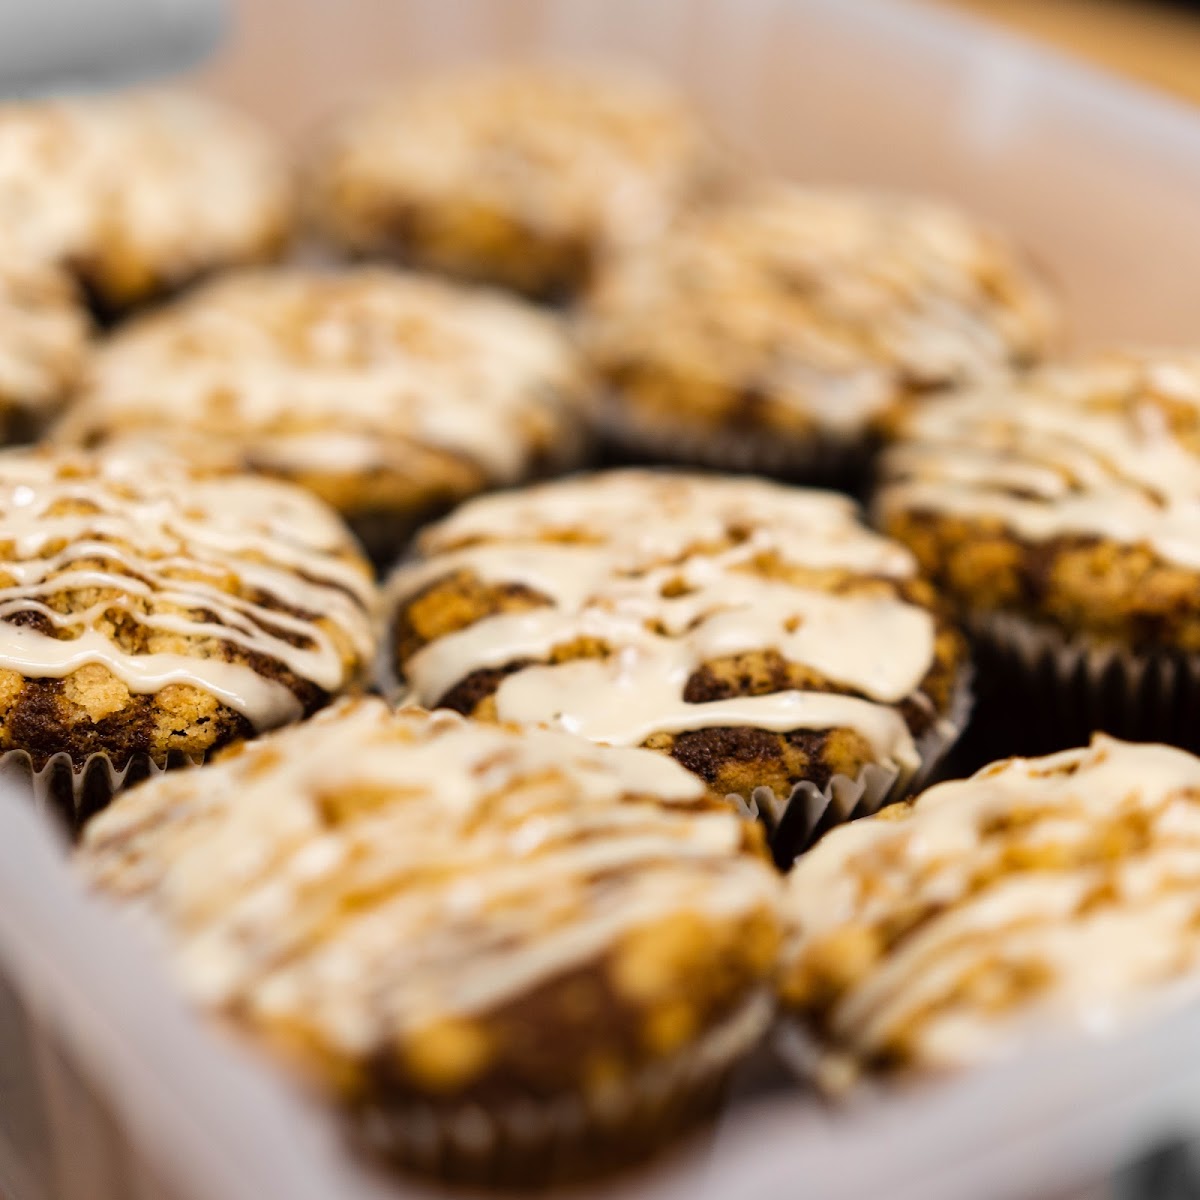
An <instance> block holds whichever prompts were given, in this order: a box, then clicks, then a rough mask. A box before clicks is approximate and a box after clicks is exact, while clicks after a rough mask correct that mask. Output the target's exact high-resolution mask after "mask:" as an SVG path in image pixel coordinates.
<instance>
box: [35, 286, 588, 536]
mask: <svg viewBox="0 0 1200 1200" xmlns="http://www.w3.org/2000/svg"><path fill="white" fill-rule="evenodd" d="M586 399H587V388H586V382H585V377H584V374H583V372H582V371H581V370H580V368H579V364H578V362H577V360H576V357H575V355H574V352H573V351H572V349H571V346H570V343H569V342H568V340H567V338H566V335H565V334H564V332H563V331H562V330H561V328H560V327H559V325H558V324H557V322H555V321H554V320H553V319H552V318H550V317H548V316H546V315H544V314H542V313H540V312H538V311H536V310H534V309H532V308H531V307H529V306H527V305H524V304H522V303H521V302H519V301H517V300H512V299H509V298H508V297H505V296H501V295H497V294H493V293H490V292H486V291H482V290H475V289H468V288H465V287H461V286H457V285H454V284H448V283H442V282H440V281H438V280H431V279H427V278H423V277H421V276H415V275H406V274H401V273H399V272H394V271H388V270H384V269H375V268H361V269H357V270H347V271H343V272H317V271H307V270H302V269H298V268H289V269H276V270H263V271H251V272H243V273H238V274H234V275H229V276H226V277H224V278H222V279H218V280H216V281H214V282H213V283H212V284H209V285H208V286H206V287H203V288H201V289H198V290H197V291H195V292H193V293H191V294H190V295H188V296H186V297H184V298H183V299H182V300H180V301H179V302H177V303H176V304H175V305H173V306H170V307H167V308H164V309H161V310H159V311H158V312H155V313H152V314H149V315H148V316H146V317H143V318H142V319H140V320H138V321H135V322H132V323H131V324H129V325H128V326H127V327H125V328H124V329H122V330H120V331H118V333H117V334H116V335H115V336H114V337H113V338H112V339H111V340H110V341H109V342H108V343H107V344H106V345H105V346H103V347H102V348H101V349H100V350H99V351H98V353H97V355H96V358H95V363H94V366H93V370H92V373H91V381H90V385H89V387H88V388H87V389H86V390H85V392H84V394H83V395H82V396H81V397H80V399H79V401H78V403H77V404H76V405H75V406H74V408H73V409H72V412H71V414H70V416H69V417H68V418H67V420H66V421H65V423H64V424H63V426H62V428H61V429H60V430H58V432H57V435H56V436H57V437H58V439H59V440H61V441H64V442H74V443H80V444H84V445H89V446H95V445H103V444H121V443H124V444H133V443H147V442H149V443H162V442H166V443H167V444H170V445H173V446H175V447H178V448H179V449H181V450H186V452H187V453H188V454H189V455H191V456H193V457H199V458H202V459H203V458H210V459H213V460H216V461H220V462H224V463H233V464H236V465H238V466H241V467H245V468H247V469H250V470H254V471H261V472H265V473H268V474H272V475H278V476H281V477H283V478H285V479H289V480H291V481H293V482H295V483H298V484H301V485H303V486H304V487H307V488H308V489H309V490H310V491H313V492H316V493H317V495H319V496H321V497H322V498H323V499H324V500H326V501H327V502H328V503H329V504H331V505H333V507H335V508H336V509H338V510H339V511H340V512H341V513H342V514H343V516H344V517H345V518H346V519H347V520H348V521H349V522H350V523H351V525H352V526H353V527H354V528H355V530H356V532H358V533H359V535H360V536H361V537H362V538H363V540H364V541H365V542H367V544H368V546H369V547H370V548H371V550H372V551H373V552H374V553H375V554H376V555H377V556H378V557H380V558H386V557H388V555H389V554H390V553H391V552H394V551H395V550H396V549H397V548H398V547H399V546H400V545H401V544H402V543H403V541H404V540H405V539H406V537H407V536H408V534H409V533H410V532H411V530H412V528H413V526H414V525H415V524H416V523H417V522H418V521H419V520H420V519H422V518H424V517H428V516H429V515H431V514H436V513H437V512H438V511H439V510H444V509H445V508H447V507H449V506H450V504H452V503H453V502H454V501H456V500H460V499H462V498H463V497H465V496H470V495H472V494H474V493H476V492H479V491H482V490H484V489H485V488H488V487H494V486H497V485H500V484H510V483H516V482H519V481H521V480H523V479H525V478H528V477H529V476H531V475H537V474H540V473H544V472H546V471H549V470H551V469H554V468H562V467H565V466H568V465H571V464H572V463H573V462H574V461H575V460H576V459H577V458H578V456H579V455H580V453H581V452H582V449H583V443H584V437H583V425H584V416H585V414H584V408H585V401H586Z"/></svg>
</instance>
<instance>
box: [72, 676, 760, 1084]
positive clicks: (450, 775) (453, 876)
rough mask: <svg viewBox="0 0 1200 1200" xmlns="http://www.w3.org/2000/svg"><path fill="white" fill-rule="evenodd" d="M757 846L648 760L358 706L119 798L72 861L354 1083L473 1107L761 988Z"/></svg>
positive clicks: (640, 1054)
mask: <svg viewBox="0 0 1200 1200" xmlns="http://www.w3.org/2000/svg"><path fill="white" fill-rule="evenodd" d="M757 846H758V838H757V829H756V828H755V827H754V826H753V825H750V824H748V823H746V822H744V821H742V820H740V819H739V818H738V817H737V816H736V815H735V814H734V813H733V812H732V811H731V810H730V809H729V808H728V807H727V806H726V805H725V804H724V803H723V802H721V801H719V800H717V799H715V798H714V797H710V796H709V795H708V794H707V793H706V792H705V790H704V788H703V787H702V786H701V785H700V784H699V783H698V781H696V780H695V779H694V778H693V777H692V776H690V775H688V774H687V772H685V771H683V770H682V769H681V768H679V767H677V766H676V765H675V764H674V763H671V762H669V761H667V760H665V759H663V758H661V757H660V756H658V755H654V754H650V753H648V752H645V751H638V750H628V749H612V748H605V747H597V746H593V745H591V744H590V743H588V742H586V741H584V740H582V739H578V738H572V737H569V736H567V735H564V734H559V733H551V732H545V731H515V730H512V729H507V728H503V727H499V726H488V725H479V724H474V723H471V722H467V721H464V720H463V719H462V718H460V717H458V716H456V715H454V714H451V713H439V714H434V715H430V714H428V713H425V712H422V711H420V710H415V709H409V710H404V711H401V712H400V713H399V714H394V713H391V712H390V711H389V710H388V708H387V706H386V705H385V704H384V703H383V702H382V701H379V700H375V699H368V700H359V701H346V702H342V703H340V704H338V705H336V706H334V707H333V708H331V709H329V710H327V711H326V712H324V713H322V714H320V715H318V716H317V717H315V718H314V719H313V720H312V721H310V722H308V723H306V724H304V725H302V726H298V727H296V728H294V729H290V730H284V731H281V732H280V733H278V734H275V735H272V736H269V737H267V738H262V739H259V740H258V741H255V742H251V743H246V744H245V745H244V746H243V747H239V748H237V749H236V750H234V751H232V752H230V753H228V754H226V755H224V756H222V757H221V758H220V759H219V760H218V761H217V762H216V763H214V764H212V765H210V766H207V767H204V768H201V769H199V770H196V771H184V772H177V773H175V774H173V775H168V776H163V777H162V778H160V779H157V780H154V781H152V782H150V783H148V784H145V785H142V786H141V787H139V788H136V789H134V790H132V791H130V792H128V793H126V794H125V795H124V796H123V797H121V798H120V799H119V800H118V801H117V802H116V803H115V804H114V805H113V806H112V807H110V808H109V809H108V810H106V812H105V813H104V814H102V815H101V816H100V817H99V818H97V819H96V820H95V821H93V822H92V824H91V825H90V826H89V827H88V829H87V831H86V833H85V838H84V844H83V850H82V856H81V860H80V861H81V865H82V867H83V869H84V871H85V873H86V874H87V876H88V877H89V878H90V879H91V881H92V882H93V883H94V884H95V885H96V886H98V887H100V888H101V889H103V890H104V891H107V892H109V893H111V894H113V895H115V896H118V897H120V898H122V899H124V900H126V901H127V902H129V904H130V905H131V906H132V907H133V908H134V910H135V911H136V912H138V913H140V914H141V915H143V916H144V917H145V918H147V919H148V920H150V921H151V922H152V923H153V924H154V925H155V926H157V928H158V929H160V930H161V931H163V932H165V934H166V944H167V949H168V951H169V954H170V956H171V958H172V960H173V964H174V966H175V968H176V971H177V974H178V976H179V977H180V979H181V981H182V983H183V984H184V986H185V987H186V988H187V990H188V991H189V992H190V993H191V994H192V996H193V997H195V998H196V999H198V1000H199V1001H201V1002H203V1003H205V1004H207V1005H210V1006H213V1007H216V1008H220V1009H223V1010H224V1011H226V1012H227V1013H229V1015H230V1016H231V1017H232V1018H233V1019H235V1020H236V1021H239V1022H241V1023H243V1024H245V1025H248V1026H250V1027H251V1028H255V1029H257V1030H258V1031H259V1032H261V1033H265V1034H266V1035H267V1036H268V1037H269V1038H272V1039H273V1040H274V1041H276V1042H277V1043H278V1044H279V1045H280V1046H281V1047H282V1048H283V1049H284V1050H285V1051H289V1052H290V1053H291V1054H292V1055H293V1056H295V1057H296V1058H297V1059H298V1060H299V1061H300V1063H301V1064H302V1065H305V1066H307V1067H309V1068H311V1069H312V1070H313V1071H314V1072H315V1073H316V1074H317V1076H318V1077H319V1078H321V1079H322V1080H323V1081H325V1082H327V1083H328V1084H330V1085H332V1086H333V1087H335V1088H336V1089H338V1090H339V1091H341V1092H343V1093H345V1094H347V1095H348V1096H349V1097H350V1098H356V1097H359V1096H361V1095H362V1094H363V1093H364V1092H372V1091H373V1092H375V1093H379V1092H381V1091H382V1092H383V1093H384V1094H385V1096H386V1097H387V1098H388V1099H389V1100H391V1101H392V1102H395V1103H398V1104H401V1105H403V1104H404V1102H406V1101H409V1100H412V1099H413V1098H414V1097H428V1098H429V1099H430V1100H431V1101H433V1102H435V1103H436V1102H441V1101H449V1100H453V1099H455V1098H458V1097H462V1096H470V1097H473V1098H475V1099H478V1100H481V1101H482V1102H484V1103H485V1104H486V1103H488V1102H489V1101H490V1100H496V1099H497V1098H498V1097H510V1096H511V1095H512V1094H513V1093H517V1094H524V1095H526V1096H529V1097H539V1096H541V1097H544V1096H547V1095H550V1096H554V1095H556V1094H557V1093H558V1092H559V1091H560V1090H562V1089H574V1088H578V1087H584V1088H588V1089H592V1090H597V1091H598V1090H603V1088H604V1087H606V1086H612V1085H618V1084H620V1083H621V1082H622V1081H623V1078H624V1076H625V1073H626V1072H627V1071H634V1070H636V1069H638V1068H639V1067H640V1066H641V1065H643V1064H645V1063H647V1062H652V1061H654V1060H656V1059H660V1058H663V1057H666V1056H669V1055H671V1054H673V1053H675V1052H676V1051H679V1050H681V1049H683V1048H685V1047H686V1046H687V1045H688V1044H690V1043H691V1042H692V1041H693V1040H694V1039H696V1038H699V1037H701V1036H702V1035H703V1033H704V1032H705V1031H706V1029H707V1028H708V1027H710V1026H712V1025H716V1024H720V1023H722V1022H723V1021H724V1020H726V1018H727V1017H729V1016H730V1015H731V1014H732V1013H733V1012H735V1011H736V1010H738V1009H740V1008H741V1007H742V1006H743V1005H744V1004H745V1003H746V1002H747V1000H748V998H749V997H751V996H752V995H753V994H754V993H755V992H758V991H761V988H762V986H763V985H764V983H765V981H766V979H767V977H768V975H769V974H770V972H771V969H772V966H773V958H774V955H775V953H776V952H777V949H778V945H777V942H778V935H779V929H778V921H777V906H778V895H779V882H778V877H777V875H776V874H775V872H774V870H773V868H772V867H771V866H770V865H769V864H768V863H766V862H765V861H764V860H763V858H762V857H761V855H760V854H759V853H758V851H757ZM718 962H719V963H720V964H721V968H722V969H721V970H720V971H716V970H714V969H713V967H714V965H715V964H716V963H718ZM759 999H761V996H760V997H759ZM531 1031H536V1036H534V1037H531V1036H530V1034H531Z"/></svg>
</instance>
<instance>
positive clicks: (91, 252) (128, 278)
mask: <svg viewBox="0 0 1200 1200" xmlns="http://www.w3.org/2000/svg"><path fill="white" fill-rule="evenodd" d="M292 206H293V194H292V184H291V180H290V177H289V172H288V169H287V166H286V163H285V161H284V159H283V157H282V154H281V153H280V152H279V151H278V150H277V148H276V147H275V146H274V145H272V144H271V143H270V141H269V140H268V139H267V138H266V136H265V135H264V134H262V133H260V132H259V131H258V130H257V129H256V128H254V127H253V126H251V125H249V124H248V123H246V122H245V121H243V119H242V118H241V117H240V116H237V115H235V114H233V113H231V112H227V111H226V110H224V109H222V108H220V107H218V106H216V105H214V104H212V103H211V102H210V101H207V100H203V99H201V98H200V97H198V96H190V95H186V94H182V93H172V92H134V93H125V94H118V95H115V96H110V97H86V98H77V99H65V100H36V101H10V102H8V103H6V104H3V105H0V229H2V230H3V232H2V233H0V245H3V244H4V243H5V242H7V241H9V240H10V239H11V242H12V244H14V245H17V246H20V247H22V248H23V249H24V250H25V251H26V252H27V253H29V254H32V255H34V256H36V257H38V258H40V259H41V261H44V262H50V263H58V264H60V265H63V266H66V267H68V268H70V270H72V271H73V272H74V273H75V275H76V276H77V278H78V279H79V281H80V283H81V284H82V285H83V287H84V288H85V289H86V291H87V293H88V295H89V296H90V298H91V299H92V301H93V302H94V304H95V307H96V308H97V310H98V311H99V312H100V313H102V314H104V315H106V316H111V315H114V314H116V313H120V312H123V311H125V310H127V309H128V308H130V307H132V306H133V305H136V304H138V303H140V302H142V301H144V300H147V299H149V298H151V297H153V296H156V295H159V294H161V293H163V292H166V291H171V290H173V289H175V288H178V287H179V286H180V285H182V284H184V283H186V282H188V281H189V280H191V279H193V278H195V277H196V276H198V275H201V274H204V273H205V272H207V271H211V270H213V269H215V268H217V267H224V266H229V265H232V264H237V263H254V262H260V261H263V260H266V259H271V258H274V257H276V256H277V255H278V254H279V252H280V251H281V250H282V249H283V246H284V243H285V241H286V239H287V236H288V233H289V230H290V226H291V223H292Z"/></svg>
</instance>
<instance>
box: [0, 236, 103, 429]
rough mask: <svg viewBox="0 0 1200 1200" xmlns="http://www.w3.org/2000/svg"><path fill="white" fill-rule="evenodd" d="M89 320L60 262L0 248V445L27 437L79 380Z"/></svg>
mask: <svg viewBox="0 0 1200 1200" xmlns="http://www.w3.org/2000/svg"><path fill="white" fill-rule="evenodd" d="M89 332H90V331H89V323H88V319H87V316H86V314H85V312H84V310H83V306H82V304H81V302H80V299H79V297H78V295H77V294H76V291H75V288H74V286H73V285H72V283H71V280H70V279H69V278H68V277H67V276H66V275H64V274H63V273H62V272H61V271H60V270H59V269H58V268H57V267H55V266H53V265H50V264H46V263H41V262H38V261H36V260H32V261H31V260H25V259H22V258H20V257H19V256H15V255H9V254H5V253H3V252H2V251H0V445H4V444H8V443H11V442H23V441H29V440H31V439H32V438H34V437H35V436H37V434H38V433H39V432H40V431H41V430H42V429H43V428H44V427H45V425H46V424H47V423H48V422H49V421H50V419H51V418H53V417H54V415H55V414H56V413H57V412H58V411H59V410H60V409H61V408H62V406H63V404H64V403H65V402H66V400H67V398H68V397H69V396H70V394H71V392H72V391H73V390H74V389H75V388H76V387H77V386H78V385H79V383H80V381H81V379H82V377H83V373H84V369H85V366H86V363H87V356H88V341H89Z"/></svg>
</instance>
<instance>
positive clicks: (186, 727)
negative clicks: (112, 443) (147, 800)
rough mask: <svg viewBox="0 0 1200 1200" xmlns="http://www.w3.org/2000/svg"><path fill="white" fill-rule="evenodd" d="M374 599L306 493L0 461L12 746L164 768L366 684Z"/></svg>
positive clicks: (162, 469) (30, 460) (135, 461)
mask: <svg viewBox="0 0 1200 1200" xmlns="http://www.w3.org/2000/svg"><path fill="white" fill-rule="evenodd" d="M374 612H375V596H374V585H373V583H372V581H371V574H370V569H369V567H368V566H367V564H366V563H365V562H364V561H363V559H362V557H361V555H360V554H359V552H358V550H357V548H356V547H355V545H354V542H353V540H352V539H351V537H350V535H349V534H348V533H347V532H346V530H345V528H344V527H343V526H342V524H341V522H340V521H338V519H337V518H336V517H335V515H334V514H333V513H332V512H330V511H329V510H328V509H327V508H325V506H324V505H322V504H321V503H320V501H318V500H316V499H315V498H313V497H311V496H309V495H308V494H307V493H306V492H303V491H301V490H300V489H297V488H293V487H290V486H288V485H286V484H281V483H276V482H274V481H271V480H267V479H261V478H256V477H251V476H238V475H212V474H205V473H203V472H201V471H198V470H194V469H191V468H188V467H186V466H185V465H184V464H182V463H180V462H172V461H170V460H163V459H145V458H142V457H133V458H122V457H120V456H116V455H110V456H98V455H85V454H77V453H73V452H64V453H54V452H48V451H9V452H7V453H5V454H3V455H0V712H2V713H3V720H2V721H0V749H4V750H25V751H27V752H29V753H30V755H31V756H32V757H33V758H34V760H35V761H36V762H38V763H41V762H44V761H45V760H46V759H48V758H49V757H50V756H52V755H54V754H56V753H58V752H60V751H62V752H67V753H69V754H71V755H72V757H73V758H74V759H75V760H76V761H77V762H78V761H81V760H82V759H83V758H85V757H86V756H87V755H88V754H89V753H92V752H95V751H104V752H105V753H107V754H108V755H109V756H110V757H111V758H112V759H114V760H116V761H118V762H119V761H124V760H125V759H126V758H127V757H128V755H129V754H131V753H134V752H143V753H149V754H150V755H151V756H152V757H153V758H155V760H156V761H160V762H162V761H165V759H166V758H167V756H168V754H169V753H170V752H171V751H173V750H179V751H181V752H183V753H185V754H191V755H195V754H199V753H203V752H204V751H206V750H208V749H210V748H211V747H212V746H213V745H216V744H220V743H221V742H223V741H228V740H230V739H231V738H233V737H235V736H247V735H249V734H252V733H254V732H256V731H260V730H263V729H268V728H270V727H272V726H275V725H279V724H281V723H283V722H285V721H291V720H295V719H296V718H297V717H299V716H301V715H302V714H303V713H304V712H306V711H311V710H312V709H314V708H315V707H317V706H318V705H319V704H320V703H322V702H323V701H324V700H327V699H328V698H329V697H330V696H332V695H334V694H336V693H338V692H340V691H342V690H344V689H345V688H346V687H347V686H349V685H350V684H351V683H353V682H355V681H356V680H357V679H359V678H360V677H361V676H362V675H364V674H365V672H366V671H367V670H368V669H369V666H370V662H371V657H372V653H373V650H372V647H373V617H374Z"/></svg>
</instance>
